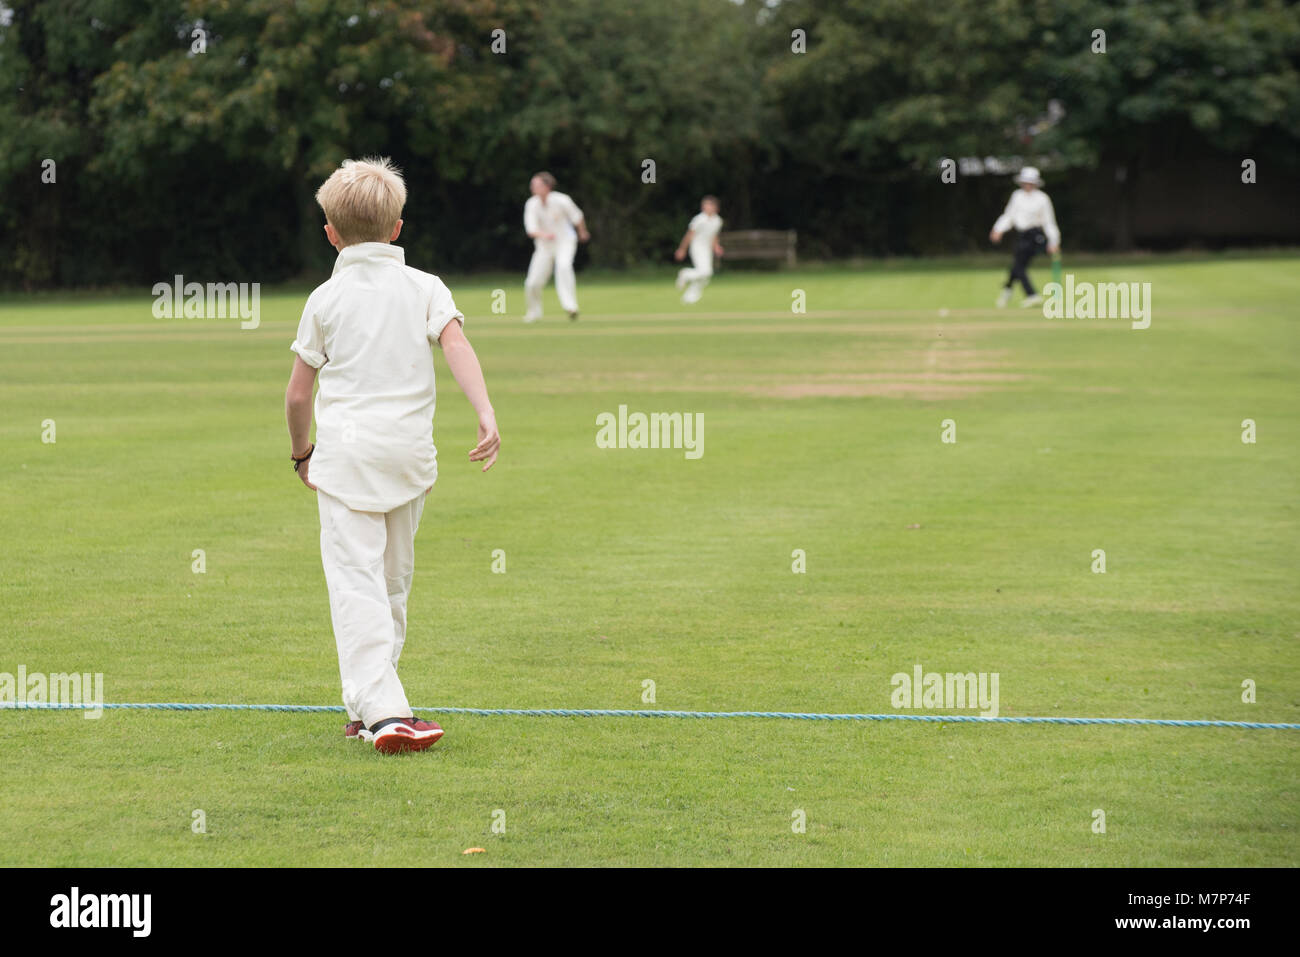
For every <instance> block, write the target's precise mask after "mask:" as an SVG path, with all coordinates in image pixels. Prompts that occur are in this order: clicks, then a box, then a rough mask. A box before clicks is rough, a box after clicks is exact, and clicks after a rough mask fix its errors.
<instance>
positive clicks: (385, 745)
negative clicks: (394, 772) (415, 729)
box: [375, 730, 443, 754]
mask: <svg viewBox="0 0 1300 957" xmlns="http://www.w3.org/2000/svg"><path fill="white" fill-rule="evenodd" d="M419 733H420V735H421V736H420V737H418V738H416V737H411V736H410V735H407V734H382V733H381V734H378V735H376V736H375V750H376V751H378V752H379V753H380V754H404V753H406V752H407V751H423V750H425V749H426V748H428V747H431V746H433V745H435V744H437V743H438V741H439V740H440V739H441V738H442V735H443V732H442V731H441V730H438V731H434V732H431V733H430V732H419Z"/></svg>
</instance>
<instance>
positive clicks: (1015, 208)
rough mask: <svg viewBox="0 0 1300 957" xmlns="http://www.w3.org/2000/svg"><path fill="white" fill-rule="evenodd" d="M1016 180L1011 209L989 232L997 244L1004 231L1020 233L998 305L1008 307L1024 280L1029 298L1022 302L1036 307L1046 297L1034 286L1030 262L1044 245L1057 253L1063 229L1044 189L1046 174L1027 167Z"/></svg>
mask: <svg viewBox="0 0 1300 957" xmlns="http://www.w3.org/2000/svg"><path fill="white" fill-rule="evenodd" d="M1016 183H1017V184H1019V186H1020V188H1019V189H1018V190H1016V191H1015V192H1014V193H1012V194H1011V199H1010V200H1009V201H1008V202H1007V208H1006V209H1005V210H1003V211H1002V215H1001V216H999V217H998V221H997V222H996V223H994V224H993V229H992V230H991V231H990V232H989V239H991V240H992V241H993V242H995V243H997V242H1001V241H1002V236H1003V234H1004V233H1006V232H1007V230H1009V229H1015V230H1016V233H1017V236H1016V248H1015V254H1014V258H1013V259H1012V261H1011V272H1010V274H1009V275H1008V276H1007V281H1006V285H1004V286H1003V287H1002V292H1001V294H1000V295H999V296H998V305H999V306H1005V305H1006V304H1007V303H1008V302H1009V301H1010V300H1011V287H1012V284H1013V283H1015V282H1016V280H1020V284H1021V286H1023V287H1024V290H1025V299H1024V301H1023V302H1022V303H1021V305H1022V306H1036V305H1038V304H1039V303H1040V302H1042V301H1043V297H1042V296H1040V295H1038V293H1036V292H1035V291H1034V286H1033V284H1032V283H1031V282H1030V281H1029V273H1028V271H1027V270H1028V267H1029V261H1030V260H1031V259H1033V258H1034V254H1035V253H1038V252H1040V251H1041V250H1042V249H1043V248H1044V247H1046V249H1047V251H1048V252H1049V253H1052V254H1053V255H1055V254H1056V253H1057V252H1058V251H1059V250H1060V248H1061V230H1060V229H1059V228H1058V227H1057V225H1056V210H1054V209H1053V208H1052V201H1051V199H1050V198H1048V195H1047V194H1046V193H1045V192H1043V189H1042V186H1043V177H1042V176H1041V175H1040V174H1039V172H1038V170H1037V169H1036V168H1034V167H1033V166H1026V167H1025V168H1024V169H1022V170H1021V171H1020V172H1019V174H1018V175H1017V176H1016Z"/></svg>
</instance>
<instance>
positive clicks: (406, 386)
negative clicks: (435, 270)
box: [290, 243, 465, 512]
mask: <svg viewBox="0 0 1300 957" xmlns="http://www.w3.org/2000/svg"><path fill="white" fill-rule="evenodd" d="M453 319H459V320H460V321H461V323H462V324H463V323H464V321H465V317H464V315H463V314H462V313H461V312H460V310H458V309H457V308H456V303H455V302H454V301H452V298H451V291H450V290H449V289H448V288H447V287H446V286H445V285H444V284H443V282H442V280H441V279H439V278H438V277H437V276H432V275H430V274H429V273H426V272H421V271H420V270H418V269H413V268H411V267H410V266H408V265H406V257H405V254H404V253H403V251H402V249H401V247H400V246H393V245H391V244H389V243H357V244H356V245H353V246H345V247H344V248H343V251H342V252H340V253H339V256H338V259H337V260H335V262H334V274H333V275H332V276H331V277H330V278H329V279H328V280H327V281H326V282H324V283H322V284H321V285H319V286H317V287H316V289H315V290H314V291H313V292H312V294H311V295H310V296H308V297H307V305H306V306H305V307H304V308H303V311H302V320H301V321H300V322H299V323H298V336H297V338H296V339H295V340H294V342H293V345H292V346H290V348H291V349H292V350H293V351H294V352H296V353H297V354H298V355H299V356H300V357H301V358H302V360H303V361H304V362H306V363H307V364H308V365H310V366H313V367H314V368H317V369H319V370H320V376H319V383H320V389H319V390H318V391H317V393H316V451H315V452H314V453H313V454H312V458H311V471H310V477H311V481H312V484H313V485H316V486H317V487H319V488H321V489H323V490H324V491H326V492H328V493H329V494H330V495H332V496H334V497H335V498H337V499H339V500H340V501H342V502H343V504H344V505H346V506H347V507H348V508H350V509H352V510H354V511H358V512H388V511H391V510H392V509H395V508H397V507H398V506H399V505H403V504H405V503H407V502H409V501H410V500H411V499H413V498H415V497H416V496H417V495H421V494H423V493H424V491H425V490H426V489H428V488H429V487H430V486H432V485H433V483H434V481H435V480H436V479H437V477H438V453H437V449H435V448H434V445H433V410H434V375H433V351H432V350H431V349H430V348H429V344H430V343H431V342H436V341H437V339H438V337H439V336H440V335H441V334H442V330H443V329H444V328H446V326H447V323H449V322H451V321H452V320H453Z"/></svg>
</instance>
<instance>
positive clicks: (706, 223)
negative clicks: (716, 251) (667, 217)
mask: <svg viewBox="0 0 1300 957" xmlns="http://www.w3.org/2000/svg"><path fill="white" fill-rule="evenodd" d="M679 222H680V220H679ZM686 228H687V229H689V230H690V231H691V232H692V233H693V234H694V235H692V236H691V252H692V253H694V252H695V249H696V247H699V248H700V249H702V250H707V251H708V252H709V255H712V254H713V240H714V238H716V237H717V235H718V233H720V232H722V217H721V216H717V215H709V214H708V213H703V212H701V213H696V214H695V218H694V219H692V220H691V223H690V225H689V226H687V227H686Z"/></svg>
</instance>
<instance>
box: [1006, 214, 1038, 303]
mask: <svg viewBox="0 0 1300 957" xmlns="http://www.w3.org/2000/svg"><path fill="white" fill-rule="evenodd" d="M1046 248H1047V234H1046V233H1044V232H1043V231H1042V230H1041V229H1039V228H1038V227H1034V228H1033V229H1030V230H1028V231H1026V232H1023V233H1018V234H1017V235H1016V251H1015V258H1014V259H1012V261H1011V275H1009V276H1007V288H1008V289H1010V288H1011V286H1012V284H1013V283H1014V282H1015V281H1016V280H1017V279H1019V280H1020V285H1022V286H1023V287H1024V289H1025V295H1026V296H1032V295H1033V294H1034V285H1033V283H1031V282H1030V281H1029V273H1028V272H1027V270H1028V269H1029V260H1031V259H1033V258H1034V255H1035V254H1036V253H1039V252H1042V251H1043V250H1044V249H1046Z"/></svg>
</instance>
